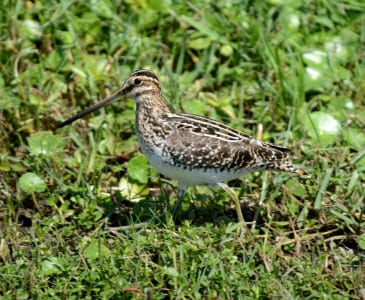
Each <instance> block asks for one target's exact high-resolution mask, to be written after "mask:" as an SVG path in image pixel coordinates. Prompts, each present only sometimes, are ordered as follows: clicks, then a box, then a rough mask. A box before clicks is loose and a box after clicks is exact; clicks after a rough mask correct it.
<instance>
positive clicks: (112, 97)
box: [57, 89, 127, 128]
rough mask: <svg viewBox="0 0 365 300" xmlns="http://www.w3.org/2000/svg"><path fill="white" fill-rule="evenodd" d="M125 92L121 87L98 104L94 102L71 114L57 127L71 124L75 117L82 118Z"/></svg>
mask: <svg viewBox="0 0 365 300" xmlns="http://www.w3.org/2000/svg"><path fill="white" fill-rule="evenodd" d="M126 93H127V91H126V90H125V89H121V90H119V91H118V92H116V93H115V94H113V95H111V96H110V97H108V98H106V99H104V100H102V101H101V102H99V103H98V104H95V105H94V106H91V107H89V108H87V109H85V110H83V111H81V112H79V113H78V114H76V115H74V116H72V117H71V118H69V119H67V120H66V121H64V122H62V123H61V124H59V125H58V126H57V127H58V128H61V127H64V126H66V125H69V124H71V123H72V122H74V121H76V120H77V119H80V118H82V117H83V116H86V115H87V114H89V113H91V112H93V111H95V110H98V109H100V108H102V107H104V106H105V105H108V104H110V103H113V102H114V101H117V100H119V99H120V98H121V97H123V96H124V95H125V94H126Z"/></svg>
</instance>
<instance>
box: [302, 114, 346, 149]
mask: <svg viewBox="0 0 365 300" xmlns="http://www.w3.org/2000/svg"><path fill="white" fill-rule="evenodd" d="M304 126H305V129H306V131H307V133H308V134H309V135H310V136H311V137H312V138H313V139H315V140H317V141H318V142H319V143H320V144H321V145H322V146H328V145H330V144H332V143H334V142H335V141H336V139H337V137H338V134H339V133H340V131H341V125H340V122H339V121H337V119H335V118H334V117H333V116H332V115H330V114H328V113H325V112H313V113H311V114H310V115H309V116H308V117H307V118H305V122H304Z"/></svg>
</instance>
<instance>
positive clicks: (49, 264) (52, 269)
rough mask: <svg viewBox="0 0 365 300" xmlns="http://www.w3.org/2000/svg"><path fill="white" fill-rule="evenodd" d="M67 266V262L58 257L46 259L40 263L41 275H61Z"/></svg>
mask: <svg viewBox="0 0 365 300" xmlns="http://www.w3.org/2000/svg"><path fill="white" fill-rule="evenodd" d="M66 266H67V260H65V259H63V258H60V257H51V258H46V259H45V260H44V261H43V262H42V267H41V273H42V275H45V276H50V275H57V274H61V273H62V272H63V271H64V270H65V267H66Z"/></svg>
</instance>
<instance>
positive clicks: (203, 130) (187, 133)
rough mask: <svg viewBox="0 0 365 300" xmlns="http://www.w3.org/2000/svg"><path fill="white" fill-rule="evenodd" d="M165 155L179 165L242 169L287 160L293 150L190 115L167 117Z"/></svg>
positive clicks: (165, 124) (165, 123)
mask: <svg viewBox="0 0 365 300" xmlns="http://www.w3.org/2000/svg"><path fill="white" fill-rule="evenodd" d="M164 127H165V129H166V130H167V132H168V135H167V138H166V140H165V142H164V152H165V153H166V154H167V157H170V159H171V160H173V161H174V163H175V164H181V165H187V166H189V167H192V168H194V167H203V168H219V169H225V168H229V169H241V168H248V167H250V168H252V167H255V166H259V165H262V164H264V163H268V162H270V161H278V160H283V159H287V158H288V156H289V154H288V152H290V150H288V149H286V148H283V147H279V146H275V145H272V144H269V143H265V142H261V141H259V140H256V139H254V138H252V137H250V136H249V135H247V134H245V133H241V132H239V131H237V130H235V129H232V128H230V127H228V126H226V125H223V124H221V123H219V122H216V121H213V120H211V119H208V118H204V117H200V116H191V115H188V114H171V115H167V116H165V122H164Z"/></svg>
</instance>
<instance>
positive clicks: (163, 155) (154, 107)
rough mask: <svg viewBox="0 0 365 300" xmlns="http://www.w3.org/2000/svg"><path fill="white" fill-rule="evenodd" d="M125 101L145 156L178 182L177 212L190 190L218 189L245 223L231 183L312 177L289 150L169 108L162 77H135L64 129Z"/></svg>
mask: <svg viewBox="0 0 365 300" xmlns="http://www.w3.org/2000/svg"><path fill="white" fill-rule="evenodd" d="M124 97H130V98H133V99H134V100H135V101H136V130H137V136H138V140H139V143H140V145H141V148H142V151H143V153H144V154H145V155H146V156H147V158H148V160H149V161H150V163H151V164H152V166H153V167H155V168H156V170H157V171H158V172H160V173H161V174H164V175H165V176H167V177H169V178H172V179H175V180H177V181H178V184H179V191H178V201H177V203H176V204H175V208H177V207H178V206H179V205H180V202H181V200H182V198H183V196H184V194H185V192H186V190H187V188H188V187H189V186H193V185H219V186H221V187H222V188H223V189H224V190H226V191H227V192H228V193H229V194H230V195H231V197H232V198H233V199H234V201H235V205H236V210H237V214H238V218H239V220H240V221H241V222H244V220H243V216H242V212H241V208H240V203H239V200H238V198H237V196H236V194H235V193H234V192H233V191H232V190H231V189H230V188H229V187H228V186H227V184H226V182H227V181H229V180H232V179H235V178H238V177H240V176H242V175H244V174H246V173H249V172H253V171H260V170H270V171H284V172H291V173H296V174H299V175H300V176H303V177H309V175H308V174H307V173H306V172H305V171H304V170H302V169H300V168H297V167H295V166H294V165H293V164H292V162H291V160H290V150H289V149H287V148H284V147H281V146H276V145H273V144H270V143H265V142H263V141H260V140H257V139H255V138H253V137H251V136H249V135H247V134H245V133H242V132H239V131H237V130H235V129H233V128H231V127H228V126H226V125H224V124H221V123H219V122H216V121H214V120H211V119H208V118H205V117H201V116H197V115H191V114H183V113H176V112H174V111H173V110H172V109H171V108H170V107H169V106H168V105H167V104H166V101H165V99H164V97H163V95H162V91H161V85H160V81H159V79H158V77H157V76H156V74H155V73H153V72H152V71H149V70H138V71H135V72H133V73H131V74H130V75H129V77H128V79H127V80H126V81H125V83H124V84H123V86H122V88H121V89H120V90H119V91H117V92H116V93H115V94H113V95H112V96H110V97H108V98H106V99H104V100H103V101H101V102H100V103H98V104H96V105H94V106H92V107H90V108H88V109H86V110H84V111H82V112H80V113H78V114H76V115H75V116H73V117H71V118H70V119H68V120H66V121H64V122H63V123H61V124H60V125H59V127H63V126H66V125H68V124H70V123H72V122H74V121H75V120H77V119H79V118H81V117H83V116H85V115H86V114H88V113H91V112H93V111H95V110H97V109H99V108H101V107H103V106H105V105H107V104H110V103H112V102H114V101H116V100H118V99H121V98H124Z"/></svg>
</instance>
